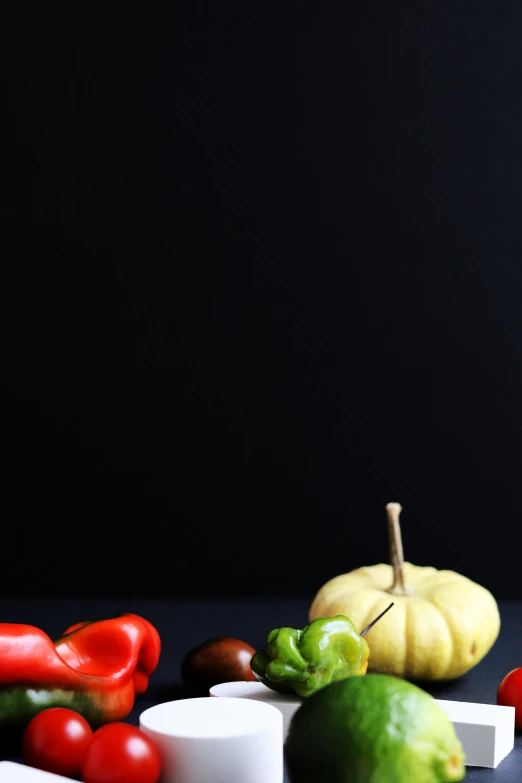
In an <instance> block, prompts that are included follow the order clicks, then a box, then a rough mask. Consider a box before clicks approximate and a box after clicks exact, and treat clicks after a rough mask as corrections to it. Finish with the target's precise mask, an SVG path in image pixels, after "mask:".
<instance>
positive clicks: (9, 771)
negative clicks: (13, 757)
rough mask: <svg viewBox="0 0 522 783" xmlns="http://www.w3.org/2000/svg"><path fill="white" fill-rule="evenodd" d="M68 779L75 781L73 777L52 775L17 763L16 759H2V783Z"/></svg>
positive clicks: (46, 782)
mask: <svg viewBox="0 0 522 783" xmlns="http://www.w3.org/2000/svg"><path fill="white" fill-rule="evenodd" d="M68 780H69V781H70V782H71V783H73V781H72V778H64V777H62V776H61V775H52V774H51V773H50V772H42V770H41V769H34V767H26V766H25V765H24V764H15V763H14V761H0V781H1V783H67V781H68Z"/></svg>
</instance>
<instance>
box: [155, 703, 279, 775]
mask: <svg viewBox="0 0 522 783" xmlns="http://www.w3.org/2000/svg"><path fill="white" fill-rule="evenodd" d="M140 728H141V729H142V731H144V732H145V733H146V734H148V736H149V737H150V738H151V739H152V741H153V742H154V743H155V745H156V747H157V748H158V750H159V752H160V756H161V760H162V774H161V779H160V780H161V783H282V781H283V719H282V715H281V713H280V711H279V710H277V709H276V708H275V707H273V706H272V705H270V704H263V703H262V702H258V701H251V700H248V699H237V698H222V699H211V698H209V697H208V696H204V697H202V698H197V699H180V700H178V701H169V702H165V703H164V704H158V705H157V706H155V707H150V709H148V710H145V712H142V714H141V715H140Z"/></svg>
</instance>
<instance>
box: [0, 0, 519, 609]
mask: <svg viewBox="0 0 522 783" xmlns="http://www.w3.org/2000/svg"><path fill="white" fill-rule="evenodd" d="M137 5H139V4H137ZM153 5H154V4H153ZM165 5H172V8H170V9H168V10H167V9H164V10H163V11H162V12H159V11H158V10H155V9H151V8H150V7H147V8H145V6H142V8H141V10H140V11H137V10H135V9H134V10H133V9H132V8H130V7H129V6H127V7H126V9H125V11H124V12H122V13H121V14H120V15H117V14H116V12H115V11H113V12H112V14H109V12H108V11H107V8H105V9H104V10H103V11H101V10H100V11H98V10H97V9H91V8H90V7H86V6H85V4H83V5H81V7H79V8H69V10H68V11H67V12H66V13H65V15H63V14H62V15H58V13H57V12H53V11H50V10H49V9H48V8H45V9H41V10H39V11H38V12H37V13H36V15H33V14H32V13H30V12H29V11H27V9H21V8H18V7H17V8H16V9H15V10H13V11H12V13H11V15H10V16H9V18H8V19H7V20H6V21H5V23H4V24H3V25H2V34H3V39H4V40H3V44H2V57H3V59H4V63H3V64H4V66H5V71H4V73H5V75H6V79H5V80H4V82H3V84H4V88H5V94H4V100H3V105H4V106H6V107H7V115H6V119H5V122H4V123H3V124H2V134H3V156H2V157H3V160H4V173H3V175H2V178H1V186H2V201H1V204H0V207H1V217H2V235H3V246H4V248H3V251H2V273H1V274H2V282H1V300H2V301H1V312H2V320H3V324H2V353H3V359H2V371H3V383H2V438H1V442H2V449H3V458H4V459H3V463H4V465H3V474H2V475H3V482H2V510H1V514H2V544H3V556H2V568H1V569H0V589H1V590H2V593H3V594H4V595H10V596H16V595H21V596H32V595H78V596H82V595H84V596H96V595H139V594H142V595H165V596H167V595H168V596H209V595H212V596H278V595H311V594H313V592H314V591H315V590H316V589H317V588H318V587H319V586H320V584H322V582H323V581H324V580H326V579H327V578H329V577H331V576H333V575H335V574H337V573H339V572H342V571H344V570H349V569H351V568H354V567H356V566H358V565H363V564H369V563H373V562H380V561H382V560H384V559H386V557H387V540H386V527H385V515H384V506H385V504H386V503H387V502H388V501H390V500H394V501H399V502H401V503H402V504H403V506H404V513H403V518H402V519H403V533H404V546H405V554H406V557H407V559H409V560H411V561H413V562H417V563H420V564H429V565H436V566H438V567H446V568H454V569H456V570H460V571H461V572H463V573H465V574H467V575H468V576H470V577H471V578H473V579H476V580H478V581H480V582H482V583H483V584H485V585H486V586H488V587H490V588H491V589H492V590H493V592H494V593H495V595H496V596H497V597H499V598H504V597H508V598H509V597H511V598H515V597H522V587H521V586H520V584H521V583H520V579H519V573H518V571H519V569H518V564H519V559H520V550H519V547H518V546H517V545H516V538H517V532H518V530H519V529H520V521H519V520H520V519H521V518H522V509H521V508H520V491H519V488H520V483H521V477H522V363H521V358H522V352H521V346H522V308H521V296H520V294H521V290H522V221H521V217H522V215H521V209H522V111H521V110H522V61H521V51H522V50H521V41H522V6H521V5H520V3H519V2H515V0H513V1H512V2H503V3H495V2H493V1H491V2H485V0H466V1H465V2H462V3H449V2H440V0H439V1H438V2H435V0H424V1H423V2H417V3H406V2H400V0H399V2H396V3H388V2H384V0H382V2H381V1H380V0H378V1H377V2H374V3H370V4H366V3H365V4H351V3H345V2H342V1H341V0H332V1H331V2H323V3H306V2H304V3H303V2H272V1H271V0H269V1H268V2H263V3H255V2H253V3H240V2H236V1H234V2H225V3H221V4H216V3H211V2H206V3H205V2H201V0H191V2H186V1H185V0H183V2H177V3H176V4H165ZM13 6H14V4H13Z"/></svg>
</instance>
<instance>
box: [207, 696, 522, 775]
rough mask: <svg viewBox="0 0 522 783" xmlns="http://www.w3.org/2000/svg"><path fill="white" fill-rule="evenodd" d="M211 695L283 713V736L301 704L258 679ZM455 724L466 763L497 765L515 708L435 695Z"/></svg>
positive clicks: (509, 746)
mask: <svg viewBox="0 0 522 783" xmlns="http://www.w3.org/2000/svg"><path fill="white" fill-rule="evenodd" d="M210 695H211V696H234V697H239V698H243V699H259V700H261V701H265V702H267V704H273V705H274V707H277V708H278V709H279V710H280V711H281V712H282V713H283V736H284V740H286V736H287V734H288V730H289V728H290V723H291V721H292V717H293V715H294V713H295V712H296V710H298V709H299V707H300V706H301V704H302V699H301V698H300V697H299V696H297V695H282V694H280V693H276V692H275V691H272V690H270V688H267V687H266V685H263V684H262V683H260V682H228V683H222V684H221V685H215V686H214V687H213V688H211V689H210ZM435 701H436V703H437V704H438V705H439V707H440V708H441V709H442V710H444V712H445V713H446V715H447V716H448V718H449V719H450V720H451V722H452V723H453V725H454V727H455V731H456V733H457V736H458V738H459V739H460V741H461V743H462V747H463V749H464V753H465V754H466V766H467V767H491V768H494V767H498V765H499V764H500V762H501V761H502V759H504V758H505V757H506V756H507V755H508V753H510V752H511V751H512V750H513V747H514V744H515V708H514V707H500V706H498V705H496V704H474V703H473V702H465V701H446V700H445V699H435Z"/></svg>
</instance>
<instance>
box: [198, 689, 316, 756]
mask: <svg viewBox="0 0 522 783" xmlns="http://www.w3.org/2000/svg"><path fill="white" fill-rule="evenodd" d="M210 695H211V696H221V697H229V698H230V697H232V698H236V699H237V698H240V699H250V700H253V701H260V702H263V703H265V704H270V705H272V706H273V707H277V709H278V710H279V711H280V712H281V714H282V716H283V742H286V737H287V734H288V729H289V728H290V721H291V720H292V718H293V716H294V713H295V712H296V711H297V710H298V709H299V707H300V706H301V704H302V703H303V699H302V698H301V697H300V696H298V695H297V694H296V693H294V694H287V693H278V692H277V691H273V690H271V689H270V688H267V686H266V685H263V683H262V682H222V683H220V684H219V685H214V686H213V687H212V688H211V689H210Z"/></svg>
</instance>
